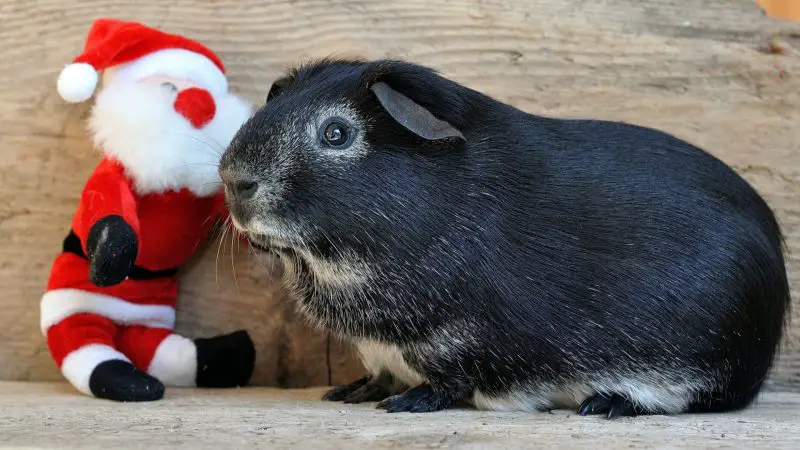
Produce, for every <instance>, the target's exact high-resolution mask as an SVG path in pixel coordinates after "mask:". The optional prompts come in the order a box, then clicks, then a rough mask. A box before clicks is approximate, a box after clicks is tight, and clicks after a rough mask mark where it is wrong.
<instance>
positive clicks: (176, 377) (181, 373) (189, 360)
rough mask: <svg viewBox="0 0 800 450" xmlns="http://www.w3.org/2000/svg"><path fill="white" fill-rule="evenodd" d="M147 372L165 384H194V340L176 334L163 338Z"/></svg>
mask: <svg viewBox="0 0 800 450" xmlns="http://www.w3.org/2000/svg"><path fill="white" fill-rule="evenodd" d="M147 373H149V374H150V375H152V376H154V377H156V378H158V379H159V380H160V381H161V382H162V383H164V384H165V385H167V386H176V387H193V386H195V381H196V377H197V346H196V345H195V344H194V341H192V340H191V339H188V338H185V337H183V336H180V335H177V334H171V335H169V336H167V337H166V338H164V340H163V341H161V344H159V345H158V348H157V349H156V353H155V355H153V360H152V361H151V362H150V366H149V367H148V368H147Z"/></svg>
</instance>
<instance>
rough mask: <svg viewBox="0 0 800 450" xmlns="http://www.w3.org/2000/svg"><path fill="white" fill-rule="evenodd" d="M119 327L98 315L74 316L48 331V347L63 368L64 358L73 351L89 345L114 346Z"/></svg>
mask: <svg viewBox="0 0 800 450" xmlns="http://www.w3.org/2000/svg"><path fill="white" fill-rule="evenodd" d="M116 334H117V326H116V325H115V324H114V323H113V322H112V321H111V320H109V319H107V318H105V317H103V316H98V315H96V314H74V315H72V316H69V317H67V318H66V319H64V320H62V321H61V322H58V323H57V324H55V325H53V326H51V327H50V328H49V329H48V330H47V346H48V347H49V348H50V353H51V354H52V355H53V359H54V360H55V361H56V364H58V367H61V364H62V362H63V361H64V358H65V357H66V356H67V355H68V354H70V353H72V352H73V351H75V350H77V349H79V348H81V347H83V346H86V345H89V344H103V345H107V346H109V347H113V346H114V336H115V335H116Z"/></svg>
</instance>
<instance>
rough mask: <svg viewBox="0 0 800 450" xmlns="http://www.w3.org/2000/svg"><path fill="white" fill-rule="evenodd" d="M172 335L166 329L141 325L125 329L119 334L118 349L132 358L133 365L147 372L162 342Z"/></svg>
mask: <svg viewBox="0 0 800 450" xmlns="http://www.w3.org/2000/svg"><path fill="white" fill-rule="evenodd" d="M170 334H172V331H171V330H168V329H166V328H149V327H145V326H141V325H134V326H129V327H123V328H122V329H120V331H119V334H117V339H116V345H117V348H118V349H119V350H120V351H121V352H122V353H124V354H125V356H127V357H128V358H130V360H131V362H132V363H133V365H135V366H136V367H138V368H139V369H140V370H142V371H147V368H148V367H150V362H151V361H152V360H153V355H155V353H156V349H157V348H158V346H159V344H161V341H163V340H164V338H166V337H167V336H169V335H170Z"/></svg>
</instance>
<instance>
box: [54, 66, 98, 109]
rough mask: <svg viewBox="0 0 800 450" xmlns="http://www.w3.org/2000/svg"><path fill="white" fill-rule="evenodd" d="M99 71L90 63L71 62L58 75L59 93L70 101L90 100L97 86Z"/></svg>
mask: <svg viewBox="0 0 800 450" xmlns="http://www.w3.org/2000/svg"><path fill="white" fill-rule="evenodd" d="M97 81H98V75H97V71H96V70H95V69H94V67H92V66H91V65H90V64H87V63H74V64H69V65H67V66H66V67H64V69H63V70H62V71H61V73H60V74H59V75H58V83H57V84H56V86H57V89H58V94H59V95H60V96H61V98H63V99H64V100H66V101H68V102H70V103H79V102H82V101H84V100H88V99H89V97H91V96H92V94H93V93H94V90H95V88H97Z"/></svg>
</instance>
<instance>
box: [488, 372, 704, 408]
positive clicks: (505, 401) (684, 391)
mask: <svg viewBox="0 0 800 450" xmlns="http://www.w3.org/2000/svg"><path fill="white" fill-rule="evenodd" d="M668 379H669V377H666V378H665V375H663V374H659V375H657V376H656V375H654V376H653V377H645V378H643V377H642V376H638V377H635V376H634V377H630V378H626V377H616V378H607V379H602V378H601V379H597V380H592V381H589V382H587V383H575V384H570V385H566V386H548V385H533V386H528V387H520V388H517V389H513V390H511V391H510V392H507V393H505V394H502V395H495V396H490V395H487V394H485V393H483V392H481V391H477V390H476V391H475V393H474V394H473V397H472V403H473V405H475V407H476V408H478V409H485V410H493V411H537V410H541V409H543V408H568V409H574V408H577V407H578V406H579V405H580V404H581V403H582V402H583V401H584V400H585V399H587V398H588V397H590V396H592V395H594V394H596V393H605V394H620V395H623V396H625V397H626V398H628V399H630V400H631V401H632V402H633V403H634V404H636V405H638V406H640V407H642V408H644V409H647V410H651V411H660V412H663V413H666V414H676V413H680V412H682V411H683V410H684V409H685V408H686V406H687V405H688V404H689V403H690V402H691V401H692V399H693V398H695V395H696V394H697V393H698V392H700V391H701V390H703V389H707V388H708V386H706V384H704V383H702V382H699V381H698V382H697V383H687V382H670V381H668Z"/></svg>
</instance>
